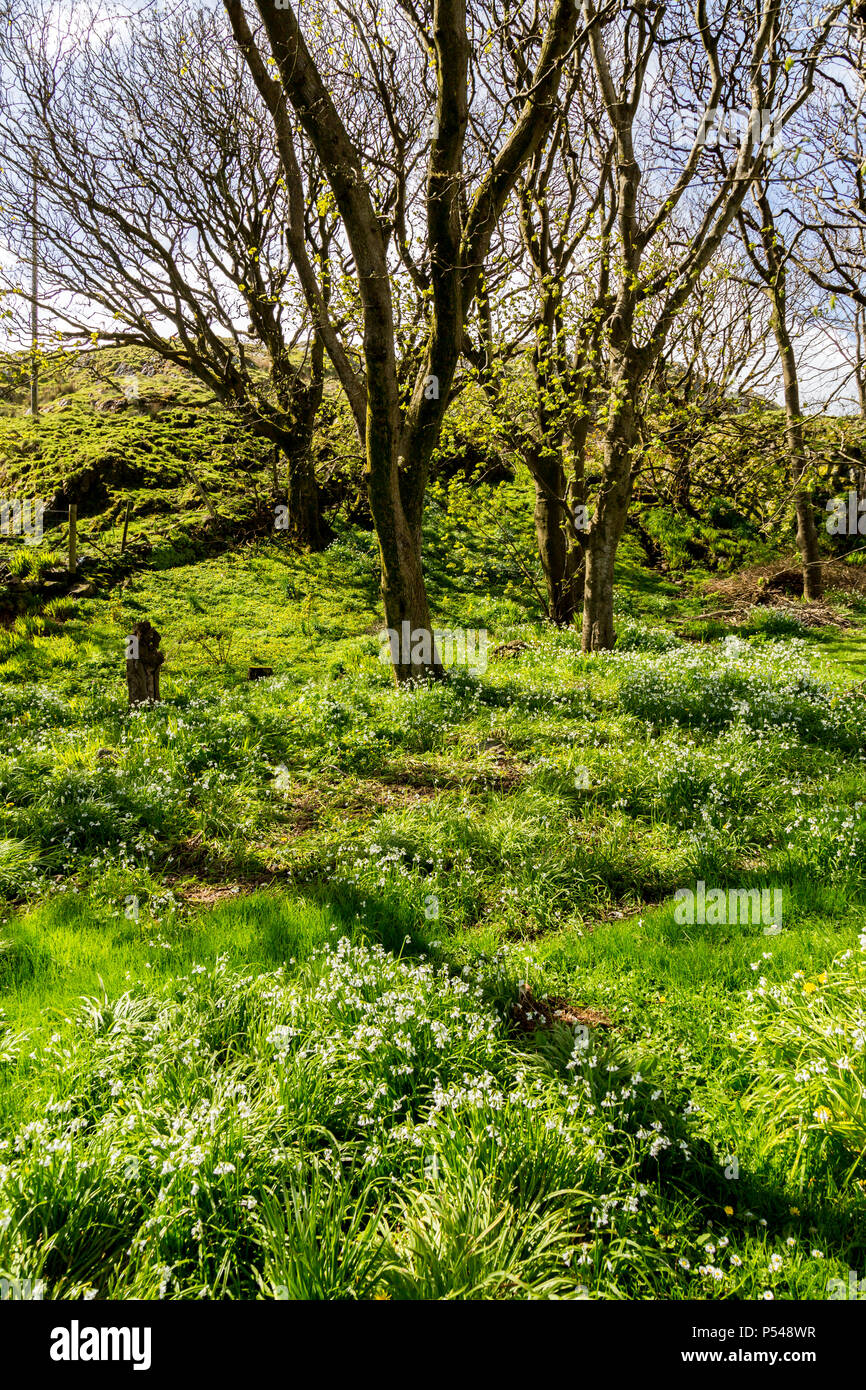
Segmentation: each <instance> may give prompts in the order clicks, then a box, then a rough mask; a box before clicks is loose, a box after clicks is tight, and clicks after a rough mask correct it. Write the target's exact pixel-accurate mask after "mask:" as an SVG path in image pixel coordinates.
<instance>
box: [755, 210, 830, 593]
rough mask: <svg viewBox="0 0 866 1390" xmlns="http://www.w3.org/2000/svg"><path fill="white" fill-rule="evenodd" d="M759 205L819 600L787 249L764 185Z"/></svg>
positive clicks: (801, 530)
mask: <svg viewBox="0 0 866 1390" xmlns="http://www.w3.org/2000/svg"><path fill="white" fill-rule="evenodd" d="M755 203H756V204H757V206H758V208H759V210H760V213H761V241H762V243H763V247H764V255H765V256H766V258H767V268H766V274H764V279H765V281H766V283H767V286H768V289H769V292H770V299H771V303H772V306H773V308H772V314H771V316H770V319H771V324H772V328H773V333H774V335H775V338H776V346H777V347H778V349H779V358H780V361H781V363H782V386H783V389H784V396H785V447H786V452H787V455H788V467H789V469H790V473H791V482H792V483H793V485H794V511H795V513H796V517H797V545H798V547H799V550H800V558H801V560H802V562H803V597H804V598H806V599H819V598H821V596H822V594H823V592H824V584H823V578H822V574H821V563H820V557H819V553H818V530H817V527H816V525H815V514H814V511H813V509H812V497H811V494H810V493H809V491H808V489H807V488H805V487H804V486H802V482H803V477H804V474H805V471H806V439H805V435H804V433H803V416H802V414H801V412H800V383H799V380H798V377H797V358H796V355H795V353H794V345H793V343H792V342H791V335H790V333H789V331H788V314H787V301H786V291H787V283H786V282H787V275H786V263H785V256H786V253H785V247H784V245H783V243H782V242H781V241H780V240H779V238H778V237H777V235H776V226H775V221H774V218H773V210H772V207H771V206H770V200H769V197H768V194H767V191H766V188H762V189H761V190H760V192H756V193H755ZM762 274H763V272H762Z"/></svg>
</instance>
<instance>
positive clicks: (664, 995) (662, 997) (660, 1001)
mask: <svg viewBox="0 0 866 1390" xmlns="http://www.w3.org/2000/svg"><path fill="white" fill-rule="evenodd" d="M666 999H667V995H666V994H660V995H659V1003H660V1004H664V1002H665V1000H666Z"/></svg>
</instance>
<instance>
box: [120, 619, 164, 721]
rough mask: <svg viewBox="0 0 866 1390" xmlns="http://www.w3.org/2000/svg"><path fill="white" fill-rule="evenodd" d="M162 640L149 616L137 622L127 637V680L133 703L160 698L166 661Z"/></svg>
mask: <svg viewBox="0 0 866 1390" xmlns="http://www.w3.org/2000/svg"><path fill="white" fill-rule="evenodd" d="M159 643H160V636H159V633H158V632H157V630H156V628H154V627H151V625H150V623H149V622H148V621H147V619H145V620H144V622H142V623H136V625H135V627H134V628H133V629H132V632H131V633H130V635H129V636H128V637H127V639H126V683H127V686H128V689H129V703H130V704H131V705H141V704H144V703H145V701H147V700H158V699H159V668H160V666H161V665H162V663H163V662H164V661H165V652H161V651H160V650H159Z"/></svg>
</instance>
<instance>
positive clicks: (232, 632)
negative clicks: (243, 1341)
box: [0, 489, 866, 1299]
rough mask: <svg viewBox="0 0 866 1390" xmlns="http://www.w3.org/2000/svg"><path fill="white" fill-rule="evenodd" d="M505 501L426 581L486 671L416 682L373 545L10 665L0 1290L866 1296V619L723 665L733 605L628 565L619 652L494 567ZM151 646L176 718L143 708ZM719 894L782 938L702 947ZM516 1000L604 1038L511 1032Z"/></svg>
mask: <svg viewBox="0 0 866 1390" xmlns="http://www.w3.org/2000/svg"><path fill="white" fill-rule="evenodd" d="M512 500H514V499H512ZM452 501H453V499H452ZM475 501H476V503H477V504H478V506H479V507H480V508H481V514H482V523H483V524H476V525H472V524H470V520H469V519H468V517H467V515H466V514H465V512H461V510H460V507H459V506H457V505H452V506H450V507H449V498H448V494H447V490H445V489H443V490H441V491H439V492H438V493H435V494H434V498H433V504H432V507H431V527H432V528H433V536H432V539H431V545H430V554H431V557H432V558H431V561H430V566H429V568H430V585H431V594H432V600H433V605H434V611H435V613H436V617H437V622H438V623H439V624H441V626H443V627H445V626H449V625H451V626H454V625H457V624H459V625H460V626H461V627H464V628H478V629H485V630H486V631H487V632H488V633H489V665H488V668H487V670H486V671H484V672H483V673H481V674H479V675H477V676H472V675H470V674H467V672H465V671H455V672H454V673H453V674H452V679H451V680H450V681H449V682H448V683H445V684H442V685H439V686H436V687H434V688H424V689H418V690H416V691H414V692H401V693H397V692H396V691H395V690H394V689H393V688H392V685H391V682H390V677H389V673H388V670H387V668H386V667H385V666H384V665H383V664H382V663H381V662H380V661H379V659H378V658H379V650H380V645H379V640H378V637H377V635H376V631H377V628H378V622H377V618H378V606H377V592H376V590H377V573H376V559H375V551H374V546H373V542H372V540H371V538H370V536H369V535H367V534H365V533H363V532H353V531H345V532H343V533H341V535H340V538H339V539H338V541H337V543H336V544H335V545H334V546H333V547H332V548H331V549H330V550H329V551H328V552H326V553H325V554H324V555H319V556H299V555H296V554H293V553H292V552H291V551H289V550H288V549H286V548H283V547H281V546H280V544H279V542H278V541H277V540H275V541H273V542H271V543H269V544H263V545H261V546H258V547H250V548H248V549H245V550H242V551H239V552H236V553H233V554H229V555H226V556H222V557H219V558H217V559H212V560H208V561H204V562H201V563H199V564H195V565H188V566H178V567H175V568H171V569H168V568H167V569H164V570H151V571H148V572H147V573H143V574H141V575H138V576H136V577H134V578H133V579H131V580H129V581H128V582H126V583H125V585H124V586H123V588H122V589H120V590H115V591H114V592H113V593H112V594H110V595H109V596H107V597H103V598H94V599H89V600H81V601H79V602H78V603H77V604H75V605H72V606H69V607H67V608H66V609H63V610H61V611H60V612H58V613H56V614H55V616H54V620H53V622H52V623H51V624H49V626H48V628H47V629H41V628H40V626H39V624H35V625H34V624H32V623H30V624H28V623H20V624H19V625H18V626H17V627H16V628H15V629H13V630H12V631H11V632H10V633H8V634H6V636H5V638H4V655H5V660H4V662H3V664H2V666H0V713H2V718H3V726H4V728H5V729H6V730H7V731H8V732H7V738H6V743H5V748H4V749H3V751H2V753H0V892H2V895H3V901H4V902H5V903H6V906H5V908H4V909H3V910H2V913H0V921H2V926H0V937H2V939H0V1005H2V1010H3V1012H2V1014H0V1135H2V1137H0V1274H6V1275H8V1276H13V1277H18V1278H21V1279H25V1278H29V1279H31V1280H40V1279H41V1280H43V1281H44V1284H45V1290H46V1295H47V1296H52V1297H64V1296H73V1297H74V1296H97V1295H98V1296H100V1297H112V1296H113V1297H144V1298H155V1297H159V1296H162V1297H168V1298H197V1297H221V1296H231V1297H238V1298H254V1297H261V1296H265V1297H269V1298H272V1297H283V1298H286V1297H288V1298H294V1297H318V1296H321V1297H345V1296H355V1297H358V1296H360V1297H368V1296H370V1297H381V1298H431V1297H433V1298H438V1297H458V1298H471V1297H515V1296H517V1297H521V1296H526V1295H529V1296H532V1297H583V1296H586V1295H587V1294H589V1295H590V1296H592V1297H606V1298H621V1297H632V1298H671V1299H681V1298H719V1297H743V1298H753V1297H762V1296H763V1297H775V1298H807V1297H826V1296H827V1287H828V1280H829V1279H831V1278H833V1277H839V1278H843V1279H847V1272H848V1270H849V1268H854V1269H856V1270H858V1271H860V1270H862V1267H863V1261H864V1255H866V1248H864V1247H866V1236H864V1225H863V1215H864V1204H866V1168H864V1161H863V1156H864V1147H866V1119H864V1108H863V1093H864V1083H866V1073H864V1052H866V1018H864V1010H863V1003H862V999H863V985H864V973H866V972H864V959H866V956H864V951H863V949H862V948H863V946H864V944H866V883H864V872H866V854H864V851H866V816H864V803H866V754H864V729H866V701H864V699H863V697H862V694H861V693H859V692H858V691H857V690H856V688H853V686H852V682H854V681H858V680H862V679H863V677H864V675H866V631H864V628H863V627H862V625H861V624H862V618H861V617H858V614H857V612H856V609H851V610H850V612H849V616H851V617H852V618H853V620H854V621H855V624H858V625H855V626H853V627H851V628H848V629H845V630H844V632H842V633H838V634H836V635H834V636H828V635H826V634H822V633H820V632H817V633H816V632H812V633H811V634H810V633H809V632H808V631H806V630H803V631H800V630H799V629H798V628H797V626H796V624H792V623H791V621H790V619H786V620H785V621H780V620H776V621H775V622H774V621H773V619H772V617H770V618H768V619H766V620H761V623H760V624H756V625H753V626H752V627H751V628H746V629H743V630H741V631H740V632H739V633H738V634H735V635H729V636H727V637H725V638H719V639H718V640H714V641H709V642H703V643H699V642H688V643H685V642H682V641H680V640H679V638H678V636H677V631H678V627H677V623H676V621H675V620H676V619H677V618H678V617H679V616H681V615H682V614H683V613H685V612H688V611H691V612H694V611H699V608H700V600H699V598H698V597H697V596H695V595H692V594H691V593H690V592H688V591H687V590H685V589H684V588H680V587H678V586H675V585H674V584H672V583H670V582H662V581H661V580H659V578H658V577H657V576H655V575H653V574H652V573H650V572H649V571H647V570H646V569H644V568H642V567H641V564H640V563H639V558H640V557H639V553H638V550H637V547H636V546H634V547H632V546H630V545H628V544H627V545H626V547H625V550H624V553H623V561H622V565H621V573H620V580H621V583H620V589H619V613H618V629H619V632H620V640H619V643H618V646H617V649H616V651H615V652H614V653H611V654H607V655H603V656H597V657H593V658H584V657H583V656H581V654H580V650H579V642H578V639H577V635H576V634H575V633H572V632H554V631H551V630H550V629H549V628H546V627H545V626H543V625H542V624H541V623H540V622H539V621H538V619H537V615H536V611H535V610H536V607H537V605H536V602H535V597H534V595H533V593H532V591H531V589H530V588H528V587H527V585H526V584H524V583H523V581H522V578H521V573H520V570H519V567H516V566H515V564H514V562H513V559H512V558H511V554H510V550H509V545H510V544H511V541H510V540H508V541H506V539H503V545H502V551H501V554H500V555H498V556H497V554H496V550H495V547H491V546H490V542H489V536H490V534H491V527H492V526H493V525H494V523H495V526H496V527H498V528H499V531H500V532H501V530H502V527H503V526H504V527H505V531H506V532H507V537H510V538H512V539H514V540H515V542H516V543H517V544H518V545H521V544H524V543H527V544H528V529H527V528H528V514H527V513H526V512H525V511H524V512H523V513H521V516H522V517H523V519H522V520H520V521H518V520H517V519H516V507H515V514H514V515H512V514H511V513H509V512H508V511H507V510H505V509H504V508H505V507H506V506H507V504H508V503H509V493H508V490H507V489H503V490H501V491H500V492H499V493H498V494H496V495H495V496H494V494H493V493H485V492H479V493H477V495H476V499H475ZM488 513H489V515H488ZM494 513H495V516H494ZM482 532H483V534H484V535H486V536H487V538H488V539H487V541H486V542H485V543H484V544H482V541H481V539H480V537H481V535H482ZM498 533H499V532H497V534H498ZM491 550H493V558H491ZM144 616H147V617H148V618H150V619H151V621H152V622H153V623H154V624H155V625H156V627H157V628H158V629H159V630H160V631H161V632H162V633H163V634H164V640H163V645H164V647H165V650H166V653H167V664H166V670H165V674H164V677H163V692H162V693H163V702H162V704H161V705H160V706H158V707H155V708H149V709H143V710H140V711H138V712H136V713H134V714H130V713H129V712H128V711H127V709H126V708H125V693H124V690H123V688H122V669H123V654H124V639H125V635H126V633H127V632H128V631H129V629H130V627H131V625H132V624H133V623H134V622H135V621H136V620H138V619H139V618H141V617H144ZM514 642H517V643H518V646H517V648H516V650H512V651H510V652H503V653H500V654H496V648H497V646H498V645H499V644H504V643H514ZM519 643H523V644H524V645H523V646H520V645H519ZM249 664H269V665H272V666H273V667H274V671H275V674H274V676H273V677H272V678H271V679H268V680H264V681H260V682H256V683H250V682H248V681H247V680H246V667H247V666H248V665H249ZM699 881H703V882H704V883H706V885H707V891H709V889H710V888H711V887H714V888H722V889H724V890H728V889H741V888H750V887H755V888H758V889H761V888H772V889H777V888H778V889H781V891H782V894H783V915H782V930H781V931H780V932H775V931H772V932H770V933H769V934H768V933H767V932H766V930H765V925H764V924H763V923H758V922H756V923H746V924H735V925H718V926H717V925H711V924H706V925H701V924H700V923H698V924H695V925H688V924H684V923H682V922H681V921H679V920H678V909H677V902H676V900H675V897H674V895H675V893H676V892H677V890H678V889H684V888H691V889H695V888H696V885H697V883H698V882H699ZM521 983H523V984H524V985H528V986H529V988H530V989H531V991H532V992H533V997H534V998H535V999H542V998H545V997H548V996H553V997H554V998H562V999H567V1000H568V1001H570V1003H571V1004H572V1005H574V1006H576V1007H578V1008H579V1009H584V1010H586V1009H589V1010H592V1011H594V1013H592V1014H589V1015H587V1017H591V1018H593V1019H599V1018H607V1019H608V1020H609V1024H610V1026H606V1025H604V1024H602V1023H598V1025H597V1026H596V1025H595V1024H593V1025H592V1026H589V1027H588V1028H583V1027H580V1026H578V1027H577V1028H576V1029H575V1028H574V1027H570V1026H568V1025H567V1024H566V1023H562V1022H554V1024H553V1025H552V1026H544V1027H539V1028H537V1029H534V1028H531V1027H527V1026H526V1024H527V1019H526V1010H524V1014H523V1015H522V1016H521V1017H522V1024H521V1026H516V1025H515V1023H514V1020H513V1017H512V1005H513V1003H514V1001H515V999H516V998H517V995H518V990H519V987H520V985H521ZM538 1021H539V1023H542V1022H544V1020H543V1019H542V1018H541V1017H540V1014H539V1019H538Z"/></svg>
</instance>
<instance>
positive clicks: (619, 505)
mask: <svg viewBox="0 0 866 1390" xmlns="http://www.w3.org/2000/svg"><path fill="white" fill-rule="evenodd" d="M620 391H621V392H622V394H621V395H620V398H619V400H618V402H617V404H616V408H615V409H614V411H613V413H612V416H611V420H610V424H609V426H608V429H607V431H606V435H605V442H604V472H603V476H602V484H601V488H600V491H599V499H598V506H597V508H596V512H595V516H594V517H593V521H592V529H591V530H590V533H589V540H588V542H587V545H586V551H585V554H586V578H585V583H584V594H583V632H582V639H581V645H582V648H583V650H584V651H585V652H598V651H608V650H609V649H610V648H611V647H612V646H613V644H614V640H615V633H614V629H613V574H614V565H615V563H616V551H617V546H618V545H619V542H620V538H621V537H622V533H623V531H624V530H625V523H626V518H627V516H628V504H629V501H630V498H631V488H632V458H631V455H632V449H633V448H634V443H635V439H636V437H637V435H636V422H635V409H634V398H635V393H636V391H637V382H636V380H632V379H631V378H630V377H627V376H624V377H623V379H622V382H621V386H620Z"/></svg>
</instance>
